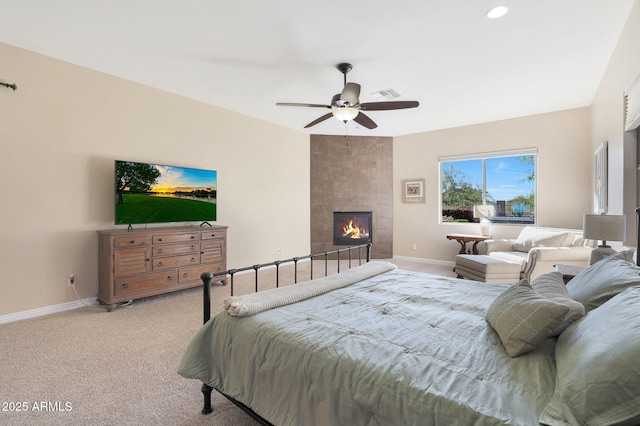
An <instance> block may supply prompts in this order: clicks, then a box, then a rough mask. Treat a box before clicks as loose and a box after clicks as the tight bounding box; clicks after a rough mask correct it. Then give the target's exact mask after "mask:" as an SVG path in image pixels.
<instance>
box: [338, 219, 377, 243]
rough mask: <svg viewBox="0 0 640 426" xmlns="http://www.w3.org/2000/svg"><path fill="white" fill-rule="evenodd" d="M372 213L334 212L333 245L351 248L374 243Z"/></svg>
mask: <svg viewBox="0 0 640 426" xmlns="http://www.w3.org/2000/svg"><path fill="white" fill-rule="evenodd" d="M372 222H373V217H372V212H333V245H335V246H351V245H358V244H365V243H370V242H372V241H373V238H372V237H373V230H372Z"/></svg>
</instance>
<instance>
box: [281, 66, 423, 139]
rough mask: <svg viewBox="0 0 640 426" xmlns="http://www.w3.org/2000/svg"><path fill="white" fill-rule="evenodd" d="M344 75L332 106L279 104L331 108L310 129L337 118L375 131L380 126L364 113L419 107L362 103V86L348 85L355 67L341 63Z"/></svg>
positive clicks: (401, 103)
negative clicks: (360, 97) (349, 76)
mask: <svg viewBox="0 0 640 426" xmlns="http://www.w3.org/2000/svg"><path fill="white" fill-rule="evenodd" d="M336 68H338V70H339V71H340V72H341V73H342V74H343V75H344V88H343V89H342V92H341V93H338V94H337V95H334V96H333V98H331V105H322V104H300V103H290V102H278V103H276V105H279V106H296V107H311V108H329V109H330V110H331V112H330V113H328V114H325V115H323V116H322V117H319V118H317V119H315V120H313V121H312V122H311V123H309V124H307V125H306V126H304V128H305V129H306V128H309V127H311V126H315V125H316V124H318V123H321V122H323V121H324V120H327V119H329V118H331V117H335V118H337V119H338V120H340V121H343V122H345V123H347V122H348V121H350V120H353V121H355V122H356V123H358V124H361V125H362V126H364V127H366V128H367V129H375V128H376V127H378V125H377V124H376V123H375V122H374V121H373V120H372V119H371V118H369V117H368V116H366V115H365V114H364V113H363V112H362V111H388V110H393V109H406V108H415V107H417V106H418V105H419V103H418V101H390V102H366V103H363V104H361V103H360V99H359V96H360V85H359V84H358V83H347V73H348V72H349V71H351V69H352V68H353V66H352V65H351V64H347V63H341V64H338V65H337V66H336Z"/></svg>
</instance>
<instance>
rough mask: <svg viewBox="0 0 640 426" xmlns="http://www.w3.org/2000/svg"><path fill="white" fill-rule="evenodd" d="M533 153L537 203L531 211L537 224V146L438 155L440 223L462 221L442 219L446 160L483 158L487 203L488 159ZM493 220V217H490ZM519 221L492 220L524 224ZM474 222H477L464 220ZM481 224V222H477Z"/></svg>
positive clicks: (495, 223)
mask: <svg viewBox="0 0 640 426" xmlns="http://www.w3.org/2000/svg"><path fill="white" fill-rule="evenodd" d="M528 155H533V156H535V161H534V166H533V174H534V182H533V191H534V200H535V204H534V206H533V211H532V212H531V214H532V216H533V222H532V223H530V224H532V225H536V224H537V217H538V215H537V210H538V149H537V148H523V149H515V150H505V151H490V152H481V153H471V154H458V155H444V156H440V157H438V211H439V213H438V223H439V224H444V225H449V224H460V222H448V221H444V220H442V217H443V215H442V211H443V206H442V164H443V163H446V162H454V161H468V160H481V162H482V203H483V204H486V202H487V199H486V197H487V170H486V160H488V159H494V158H502V157H522V156H528ZM489 220H490V221H491V219H489ZM518 222H519V221H511V222H509V221H504V222H503V221H500V222H492V224H493V225H517V226H522V225H523V223H522V222H520V223H518ZM463 223H469V224H474V223H476V222H463ZM477 224H478V225H480V223H477Z"/></svg>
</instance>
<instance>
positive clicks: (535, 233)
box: [512, 226, 573, 252]
mask: <svg viewBox="0 0 640 426" xmlns="http://www.w3.org/2000/svg"><path fill="white" fill-rule="evenodd" d="M569 234H570V233H569V232H559V231H550V230H545V229H539V228H535V227H532V226H525V227H524V228H522V231H520V235H518V238H517V239H516V242H515V243H513V246H512V248H513V250H515V251H522V252H528V251H529V250H531V249H532V248H533V247H569V246H570V245H571V244H572V242H573V235H569Z"/></svg>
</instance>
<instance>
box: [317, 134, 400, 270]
mask: <svg viewBox="0 0 640 426" xmlns="http://www.w3.org/2000/svg"><path fill="white" fill-rule="evenodd" d="M310 144H311V147H310V149H311V218H310V219H311V224H310V226H311V252H312V253H319V252H323V251H327V250H333V249H336V248H343V247H345V246H334V245H333V212H340V211H345V212H349V211H367V212H368V211H370V212H372V214H373V224H372V228H373V230H374V236H373V238H374V240H373V246H372V248H371V257H372V258H374V259H388V258H391V257H393V138H389V137H366V136H347V137H346V138H345V137H344V136H328V135H311V138H310Z"/></svg>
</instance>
